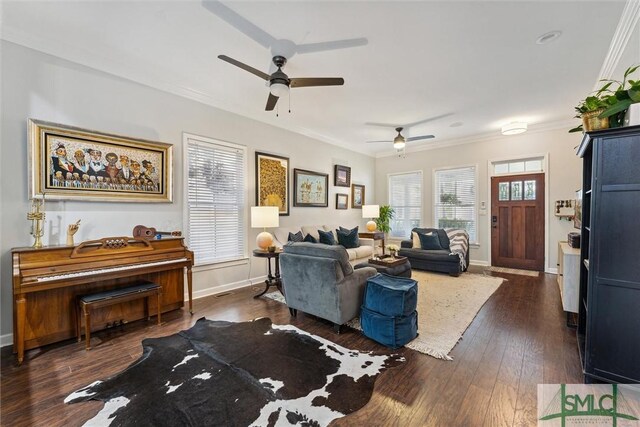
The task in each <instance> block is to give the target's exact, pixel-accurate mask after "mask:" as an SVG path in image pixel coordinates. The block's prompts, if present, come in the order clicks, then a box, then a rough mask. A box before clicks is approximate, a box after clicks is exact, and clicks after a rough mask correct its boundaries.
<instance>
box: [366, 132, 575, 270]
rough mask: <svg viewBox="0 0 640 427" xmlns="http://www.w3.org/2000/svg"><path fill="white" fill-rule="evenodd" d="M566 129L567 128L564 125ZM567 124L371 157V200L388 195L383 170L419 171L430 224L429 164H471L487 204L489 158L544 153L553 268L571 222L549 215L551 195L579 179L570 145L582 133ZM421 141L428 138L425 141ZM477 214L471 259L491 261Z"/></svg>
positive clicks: (568, 192)
mask: <svg viewBox="0 0 640 427" xmlns="http://www.w3.org/2000/svg"><path fill="white" fill-rule="evenodd" d="M567 129H568V128H567ZM567 129H557V130H551V131H544V132H534V131H530V132H527V133H524V134H521V135H516V136H501V135H496V137H495V138H490V139H485V140H482V141H481V142H474V143H469V144H463V145H455V146H449V147H443V148H438V149H434V150H426V151H420V152H412V153H408V154H407V156H406V158H400V157H397V156H395V157H383V158H379V159H377V160H376V200H377V201H378V202H379V203H383V202H382V201H384V203H386V202H387V201H388V194H387V193H388V186H387V174H389V173H396V172H402V171H415V170H422V171H423V178H424V183H423V217H422V225H423V226H433V225H434V218H433V170H434V169H436V168H441V167H451V166H458V165H470V164H475V165H476V166H477V171H478V172H477V176H478V203H480V201H485V202H486V203H487V206H488V205H489V199H490V189H489V188H488V187H489V185H488V175H487V174H488V166H487V164H488V161H489V160H494V159H501V158H505V157H510V156H513V157H520V156H523V155H530V154H541V153H548V155H549V171H548V174H547V179H548V180H549V206H547V209H548V210H549V228H548V229H547V230H546V232H547V233H548V236H549V248H548V253H549V257H548V259H547V260H546V264H545V265H546V266H547V269H555V268H556V260H557V251H558V241H560V240H566V236H567V233H568V232H570V231H576V230H574V229H573V223H570V222H567V221H566V220H562V221H561V220H559V219H557V218H555V216H554V206H555V200H564V199H573V198H575V191H576V190H577V189H579V188H580V186H581V180H582V163H581V160H580V159H579V158H578V157H577V156H576V155H575V149H574V147H575V146H576V145H578V144H579V143H580V139H581V137H582V134H575V133H574V134H569V133H567ZM425 144H428V142H427V143H425ZM490 213H491V212H490V211H487V215H479V216H478V243H479V247H475V248H471V252H470V257H471V260H472V261H479V262H490V258H491V254H490V253H489V250H488V243H489V239H490V233H489V223H488V221H489V215H490Z"/></svg>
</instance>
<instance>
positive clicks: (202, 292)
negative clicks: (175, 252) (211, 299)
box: [184, 276, 267, 301]
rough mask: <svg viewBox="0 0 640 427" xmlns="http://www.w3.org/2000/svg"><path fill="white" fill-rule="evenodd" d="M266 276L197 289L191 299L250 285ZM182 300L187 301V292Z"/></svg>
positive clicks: (261, 280)
mask: <svg viewBox="0 0 640 427" xmlns="http://www.w3.org/2000/svg"><path fill="white" fill-rule="evenodd" d="M266 279H267V276H259V277H252V278H251V279H249V280H240V281H239V282H233V283H227V284H225V285H218V286H211V287H210V288H205V289H199V290H197V291H194V292H193V299H199V298H204V297H208V296H211V295H216V294H221V293H223V292H229V291H233V290H235V289H240V288H244V287H247V286H252V285H254V284H256V283H261V282H264V281H265V280H266ZM184 300H185V301H189V294H186V293H185V294H184Z"/></svg>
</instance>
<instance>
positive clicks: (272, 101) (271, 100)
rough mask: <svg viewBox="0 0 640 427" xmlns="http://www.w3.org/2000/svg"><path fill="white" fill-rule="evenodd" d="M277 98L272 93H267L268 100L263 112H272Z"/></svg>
mask: <svg viewBox="0 0 640 427" xmlns="http://www.w3.org/2000/svg"><path fill="white" fill-rule="evenodd" d="M278 99H279V98H278V97H277V96H275V95H274V94H272V93H269V98H267V106H266V107H265V111H273V109H274V108H275V107H276V103H277V102H278Z"/></svg>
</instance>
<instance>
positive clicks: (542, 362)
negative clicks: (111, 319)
mask: <svg viewBox="0 0 640 427" xmlns="http://www.w3.org/2000/svg"><path fill="white" fill-rule="evenodd" d="M472 270H473V267H472ZM475 272H481V270H479V269H478V268H475ZM492 274H493V275H495V276H501V277H505V278H507V279H508V281H507V282H504V283H503V284H502V286H501V287H500V288H499V289H498V290H497V291H496V293H495V294H494V295H493V296H492V297H491V298H490V299H489V301H487V303H486V304H485V305H484V307H483V308H482V310H481V311H480V312H479V314H478V316H477V317H476V318H475V320H474V321H473V322H472V323H471V325H470V327H469V329H468V330H467V331H466V332H465V334H464V336H463V339H462V340H461V341H460V343H458V345H457V346H456V347H455V348H454V349H453V352H452V353H451V355H452V356H453V358H454V360H453V361H443V360H438V359H434V358H433V357H430V356H426V355H424V354H421V353H417V352H414V351H412V350H406V349H402V350H400V351H401V352H402V353H403V354H404V355H405V357H406V358H407V362H406V363H405V364H404V365H402V366H401V367H399V368H396V369H390V370H388V371H386V372H384V373H383V374H382V375H381V376H380V377H379V378H378V381H377V382H376V387H375V391H374V394H373V396H372V398H371V400H370V402H369V403H368V404H367V405H366V406H365V407H364V408H363V409H361V410H360V411H358V412H356V413H353V414H351V415H349V416H347V417H345V418H342V419H340V420H336V421H335V422H334V423H333V425H335V426H354V425H368V426H430V425H433V426H444V425H447V426H450V425H460V426H462V425H464V426H481V425H486V426H503V425H504V426H511V425H517V426H522V425H535V424H536V411H537V409H536V396H537V395H536V393H537V387H536V385H537V384H539V383H579V382H582V374H581V371H580V363H579V356H578V352H577V345H576V340H575V333H574V330H573V329H569V328H567V327H566V326H565V317H564V313H563V312H562V308H561V304H560V295H559V291H558V286H557V284H556V281H555V276H553V275H541V277H540V278H531V277H527V276H516V275H510V274H503V273H492ZM257 290H258V288H257V287H252V288H245V289H242V290H238V291H234V292H233V293H231V294H230V295H225V296H220V297H215V296H212V297H206V298H202V299H199V300H197V301H195V302H194V308H195V311H196V314H195V315H194V316H193V317H191V316H190V315H189V314H188V313H185V312H183V311H181V310H178V311H175V312H173V313H168V314H166V315H165V316H163V319H162V320H163V325H162V326H157V325H154V324H153V321H152V322H149V323H146V322H144V321H143V322H136V323H130V324H127V325H126V326H125V329H124V331H121V330H108V331H103V332H98V333H96V334H95V335H92V345H93V349H92V350H91V351H89V352H86V351H85V350H84V343H76V342H74V341H67V342H65V343H61V344H57V345H52V346H48V347H45V348H42V349H36V350H32V351H30V352H28V353H27V359H26V361H25V363H24V364H23V365H22V366H20V367H18V366H16V365H15V361H14V358H13V356H12V355H11V352H10V349H8V348H4V349H3V352H2V355H1V359H0V360H1V363H2V369H1V371H0V372H1V389H0V407H1V418H0V424H1V425H3V426H5V425H6V426H74V425H82V424H83V423H84V422H85V421H86V420H87V419H89V418H91V417H93V416H94V415H95V414H96V413H97V412H98V411H99V410H100V409H101V408H102V406H103V403H101V402H86V403H78V404H73V405H66V404H64V403H63V399H64V398H65V397H66V396H67V395H68V394H69V393H71V392H73V391H74V390H76V389H78V388H80V387H83V386H85V385H87V384H89V383H91V382H93V381H95V380H98V379H104V378H105V377H108V376H110V375H113V374H115V373H117V372H119V371H121V370H123V369H125V368H126V367H127V366H128V365H129V364H130V363H131V362H133V361H134V360H136V359H137V358H138V357H139V356H140V354H141V345H140V341H141V340H142V339H143V338H146V337H158V336H163V335H169V334H172V333H174V332H177V331H179V330H182V329H186V328H188V327H189V326H190V325H191V324H193V323H194V322H195V320H196V319H198V318H199V317H202V316H206V317H207V318H209V319H218V320H231V321H244V320H250V319H254V318H256V317H263V316H268V317H270V318H271V319H272V320H273V322H274V323H277V324H286V323H292V324H294V325H296V326H297V327H299V328H301V329H304V330H306V331H309V332H311V333H313V334H317V335H320V336H322V337H325V338H328V339H330V340H332V341H334V342H336V343H338V344H340V345H343V346H345V347H349V348H353V349H359V350H367V351H368V350H376V351H379V352H387V350H386V349H385V348H384V347H382V346H380V345H378V344H376V343H374V342H372V341H370V340H368V339H367V338H365V337H363V336H362V335H361V334H360V333H359V332H357V331H352V330H347V331H346V332H343V333H342V334H340V335H336V334H334V333H333V330H332V327H331V325H330V324H328V323H324V322H322V321H319V320H317V319H315V318H313V317H308V316H304V315H301V314H298V317H297V318H295V319H292V318H290V317H289V312H288V310H287V308H286V306H284V305H283V304H280V303H278V302H275V301H271V300H268V299H263V298H260V299H253V298H251V296H252V295H253V294H254V293H256V291H257Z"/></svg>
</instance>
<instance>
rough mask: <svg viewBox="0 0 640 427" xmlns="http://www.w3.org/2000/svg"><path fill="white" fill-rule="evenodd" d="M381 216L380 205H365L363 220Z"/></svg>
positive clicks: (363, 207)
mask: <svg viewBox="0 0 640 427" xmlns="http://www.w3.org/2000/svg"><path fill="white" fill-rule="evenodd" d="M379 216H380V206H379V205H363V206H362V218H378V217H379Z"/></svg>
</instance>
